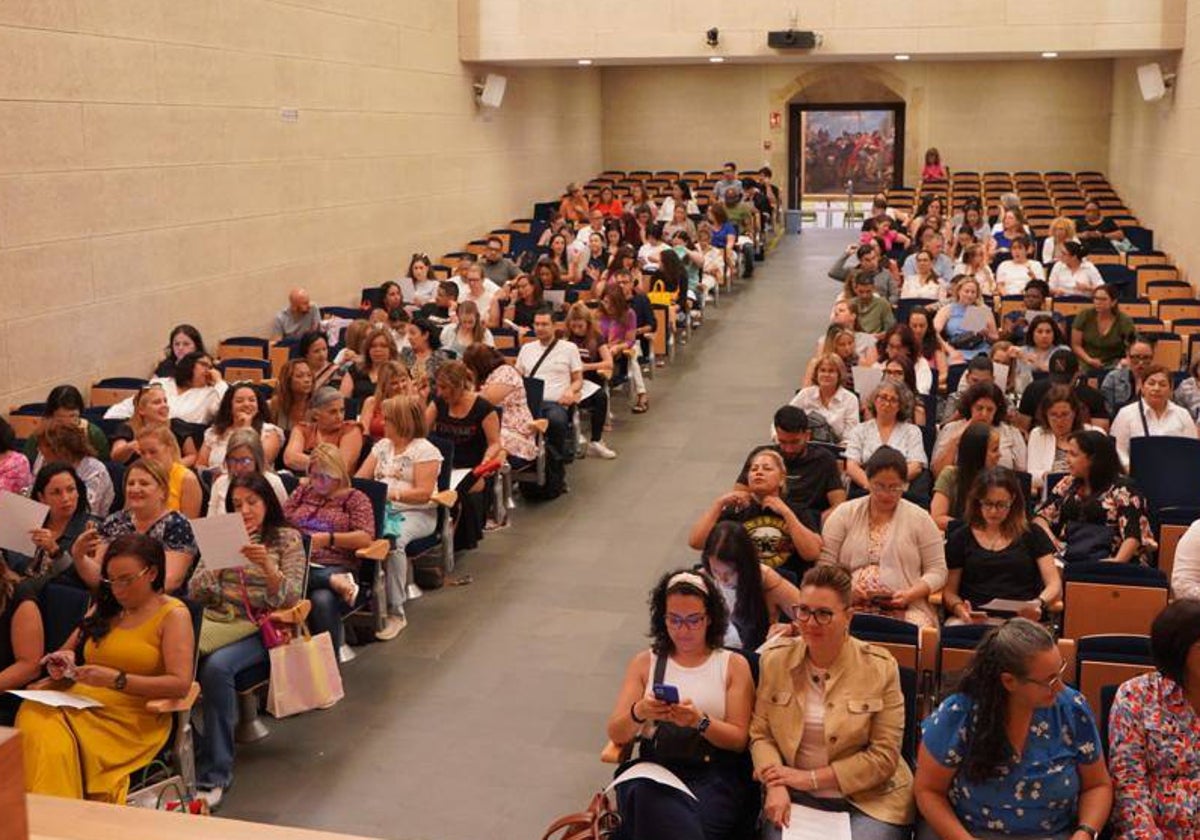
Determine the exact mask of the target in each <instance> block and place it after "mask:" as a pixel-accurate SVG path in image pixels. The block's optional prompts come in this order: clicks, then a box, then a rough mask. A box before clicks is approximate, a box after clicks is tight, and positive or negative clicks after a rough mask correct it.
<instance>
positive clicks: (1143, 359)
mask: <svg viewBox="0 0 1200 840" xmlns="http://www.w3.org/2000/svg"><path fill="white" fill-rule="evenodd" d="M1129 361H1131V362H1153V361H1154V356H1147V355H1145V354H1144V353H1138V354H1137V355H1134V354H1132V353H1131V354H1129Z"/></svg>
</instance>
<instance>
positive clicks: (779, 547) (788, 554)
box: [718, 499, 795, 569]
mask: <svg viewBox="0 0 1200 840" xmlns="http://www.w3.org/2000/svg"><path fill="white" fill-rule="evenodd" d="M718 521H719V522H740V523H741V524H742V527H744V528H745V529H746V533H747V534H748V535H749V537H750V541H751V542H753V543H754V548H755V549H756V550H757V551H758V559H759V560H760V561H761V562H762V563H764V564H766V565H767V566H770V567H771V568H772V569H777V568H779V567H780V566H783V565H785V564H787V563H788V561H790V560H793V558H794V556H795V547H794V546H793V545H792V537H791V535H790V534H789V533H788V530H787V523H786V522H785V521H784V518H783V517H782V516H780V515H779V514H778V513H776V512H775V511H773V510H770V509H769V508H765V507H763V506H762V505H760V504H759V503H758V502H757V501H754V500H753V499H752V500H751V501H750V503H749V504H748V505H746V506H745V507H741V508H736V507H733V506H728V507H726V508H725V509H724V510H723V511H721V517H720V519H719V520H718ZM793 565H794V564H793Z"/></svg>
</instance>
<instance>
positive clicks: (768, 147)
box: [763, 140, 775, 152]
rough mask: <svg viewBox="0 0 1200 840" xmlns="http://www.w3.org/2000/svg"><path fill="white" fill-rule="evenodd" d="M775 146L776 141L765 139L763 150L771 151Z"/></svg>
mask: <svg viewBox="0 0 1200 840" xmlns="http://www.w3.org/2000/svg"><path fill="white" fill-rule="evenodd" d="M774 146H775V143H774V142H773V141H771V140H764V141H763V151H764V152H769V151H771V149H772V148H774Z"/></svg>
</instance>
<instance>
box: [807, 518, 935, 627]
mask: <svg viewBox="0 0 1200 840" xmlns="http://www.w3.org/2000/svg"><path fill="white" fill-rule="evenodd" d="M870 504H871V497H870V496H862V497H860V498H858V499H853V500H851V501H849V502H843V503H842V504H840V505H838V506H837V507H836V508H834V509H833V513H831V514H829V518H828V519H826V520H825V525H824V527H823V528H822V529H821V541H822V546H821V559H820V562H821V563H833V564H836V565H838V566H842V567H844V568H845V569H846V570H847V571H849V572H854V571H855V570H856V569H859V568H861V567H863V566H866V565H868V563H869V561H868V560H867V547H868V543H869V540H870V536H869V531H870V525H871V522H870V517H871V512H870ZM945 540H946V536H945V534H943V533H942V532H941V531H940V530H939V529H938V526H937V524H936V523H935V522H934V521H933V517H931V516H930V515H929V513H928V511H926V510H925V509H924V508H922V507H919V506H918V505H914V504H913V503H912V502H910V501H908V500H907V499H901V500H900V503H899V504H898V505H897V506H896V513H895V518H894V519H893V520H892V531H891V549H885V551H884V557H883V558H882V559H881V563H880V570H881V571H882V570H883V568H884V564H887V568H888V569H889V573H891V574H896V573H898V575H899V577H900V578H901V579H903V581H904V585H905V586H906V587H910V586H912V585H913V584H915V583H916V582H917V581H919V580H920V581H925V583H927V584H929V591H930V592H937V591H938V590H939V589H941V588H942V587H943V586H945V585H946V545H945ZM892 564H895V565H892ZM909 608H910V609H917V610H920V612H922V613H924V614H925V616H926V618H927V619H928V621H929V623H931V624H935V625H936V624H937V615H936V613H934V611H933V607H932V606H931V605H930V604H929V601H928V600H922V601H914V602H913V603H912V604H910V605H909Z"/></svg>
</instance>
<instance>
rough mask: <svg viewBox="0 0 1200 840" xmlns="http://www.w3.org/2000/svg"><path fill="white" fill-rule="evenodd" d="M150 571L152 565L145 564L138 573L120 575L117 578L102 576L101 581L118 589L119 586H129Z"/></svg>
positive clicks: (122, 587) (121, 587)
mask: <svg viewBox="0 0 1200 840" xmlns="http://www.w3.org/2000/svg"><path fill="white" fill-rule="evenodd" d="M148 571H150V567H149V566H145V567H143V568H142V570H141V571H140V572H138V573H137V574H133V575H121V576H120V577H115V578H100V582H101V583H105V584H108V586H110V587H112V588H113V589H118V588H120V589H124V588H125V587H126V586H129V585H130V584H131V583H133V582H134V581H135V580H137V579H138V578H140V577H142V575H144V574H146V572H148Z"/></svg>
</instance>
